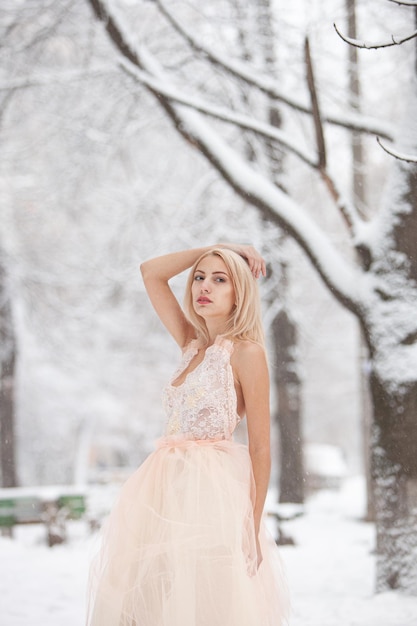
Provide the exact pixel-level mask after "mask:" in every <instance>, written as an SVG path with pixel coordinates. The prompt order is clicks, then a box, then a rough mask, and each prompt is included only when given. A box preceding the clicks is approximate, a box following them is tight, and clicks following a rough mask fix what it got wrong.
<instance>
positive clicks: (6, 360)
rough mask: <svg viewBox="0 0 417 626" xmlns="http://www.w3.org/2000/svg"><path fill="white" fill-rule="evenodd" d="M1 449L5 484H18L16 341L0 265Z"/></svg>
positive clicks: (12, 485)
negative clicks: (15, 394) (16, 449)
mask: <svg viewBox="0 0 417 626" xmlns="http://www.w3.org/2000/svg"><path fill="white" fill-rule="evenodd" d="M0 340H1V345H0V357H1V358H0V452H1V481H2V486H3V487H15V486H16V485H17V472H16V458H15V437H14V369H15V341H14V334H13V323H12V315H11V307H10V300H9V297H8V294H7V288H6V278H5V273H4V270H3V268H2V267H1V266H0Z"/></svg>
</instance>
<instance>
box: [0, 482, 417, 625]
mask: <svg viewBox="0 0 417 626" xmlns="http://www.w3.org/2000/svg"><path fill="white" fill-rule="evenodd" d="M363 508H364V485H363V481H362V479H360V478H351V479H349V480H348V481H346V482H345V483H344V485H343V488H342V489H341V490H340V491H338V492H330V491H323V492H321V493H319V494H317V495H316V496H314V497H312V498H311V499H310V500H309V501H308V503H307V506H306V513H305V515H303V516H302V517H299V518H297V519H296V520H293V521H291V522H286V523H285V532H286V534H288V535H290V536H291V537H292V538H293V539H294V540H295V542H296V545H295V546H283V547H281V555H282V558H283V561H284V563H285V566H286V570H287V576H288V582H289V586H290V589H291V597H292V617H291V621H290V624H291V626H415V625H416V624H417V598H414V597H406V596H401V595H400V594H398V593H396V592H388V593H383V594H379V595H374V593H373V574H374V556H373V551H374V532H373V526H372V524H366V523H363V522H362V521H361V517H362V514H363ZM271 531H273V526H271ZM70 535H71V538H70V541H69V543H68V544H66V545H62V546H55V547H54V548H52V549H49V548H47V547H46V546H45V533H44V530H42V528H40V527H36V526H34V527H30V528H29V527H25V528H22V527H21V528H19V529H18V531H17V533H16V539H15V540H14V541H11V540H8V539H0V555H1V558H0V617H1V624H2V626H27V625H28V624H34V625H35V624H36V625H37V624H42V626H57V625H59V626H82V625H83V624H84V619H85V588H86V582H87V576H88V562H89V558H90V557H91V555H92V553H93V550H94V545H95V535H90V533H89V531H88V530H87V528H86V525H85V524H84V523H83V522H77V523H73V525H72V527H71V528H70Z"/></svg>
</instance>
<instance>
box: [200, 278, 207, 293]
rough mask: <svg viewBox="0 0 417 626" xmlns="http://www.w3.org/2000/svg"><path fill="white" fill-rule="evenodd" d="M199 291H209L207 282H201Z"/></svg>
mask: <svg viewBox="0 0 417 626" xmlns="http://www.w3.org/2000/svg"><path fill="white" fill-rule="evenodd" d="M200 289H201V291H208V290H209V284H208V281H207V280H203V281H202V283H201V287H200Z"/></svg>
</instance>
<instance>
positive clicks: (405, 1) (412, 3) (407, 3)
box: [388, 0, 417, 7]
mask: <svg viewBox="0 0 417 626" xmlns="http://www.w3.org/2000/svg"><path fill="white" fill-rule="evenodd" d="M388 2H393V3H394V4H400V5H402V6H404V7H417V1H416V0H388Z"/></svg>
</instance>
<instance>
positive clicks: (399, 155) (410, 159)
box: [376, 137, 417, 163]
mask: <svg viewBox="0 0 417 626" xmlns="http://www.w3.org/2000/svg"><path fill="white" fill-rule="evenodd" d="M376 140H377V142H378V143H379V145H380V146H381V148H382V149H383V150H385V152H386V153H387V154H390V155H391V156H393V157H395V158H396V159H399V160H400V161H406V162H407V163H417V156H413V155H411V154H404V153H403V152H398V151H397V150H393V149H392V148H387V147H386V146H384V144H383V143H382V141H381V140H380V138H379V137H377V138H376Z"/></svg>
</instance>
